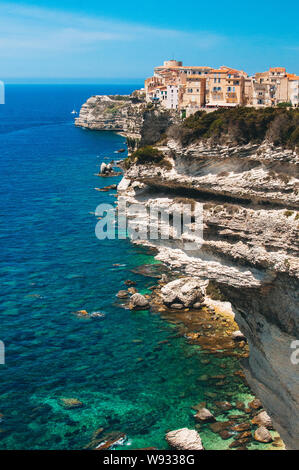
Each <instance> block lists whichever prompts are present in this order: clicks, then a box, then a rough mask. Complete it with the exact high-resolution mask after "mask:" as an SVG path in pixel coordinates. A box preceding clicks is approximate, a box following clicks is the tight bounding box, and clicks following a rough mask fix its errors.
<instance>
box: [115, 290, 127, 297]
mask: <svg viewBox="0 0 299 470" xmlns="http://www.w3.org/2000/svg"><path fill="white" fill-rule="evenodd" d="M116 297H118V298H119V299H126V298H127V297H129V293H128V291H126V290H120V291H119V292H118V293H117V294H116Z"/></svg>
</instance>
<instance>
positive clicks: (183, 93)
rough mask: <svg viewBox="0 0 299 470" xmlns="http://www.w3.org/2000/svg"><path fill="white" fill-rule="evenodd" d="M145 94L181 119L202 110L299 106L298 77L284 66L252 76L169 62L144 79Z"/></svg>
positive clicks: (232, 71) (242, 72)
mask: <svg viewBox="0 0 299 470" xmlns="http://www.w3.org/2000/svg"><path fill="white" fill-rule="evenodd" d="M144 91H145V98H146V101H147V102H152V103H159V104H160V105H162V106H163V107H165V108H166V109H173V110H178V111H179V112H180V113H181V115H182V117H186V116H189V115H190V114H193V113H195V112H196V111H198V110H200V109H201V108H205V109H206V110H208V109H209V108H210V109H215V108H218V107H235V106H254V107H257V108H259V107H267V106H277V105H279V104H281V103H284V104H285V105H289V106H293V107H298V106H299V76H298V75H295V74H291V73H287V71H286V69H285V68H284V67H271V68H270V69H269V70H268V71H266V72H259V73H255V75H254V76H252V77H250V76H249V75H248V74H247V73H246V72H244V71H243V70H236V69H233V68H230V67H226V66H221V67H219V68H218V69H214V68H212V67H208V66H184V65H183V63H182V62H181V61H177V60H167V61H165V62H164V64H163V65H161V66H158V67H155V69H154V75H153V76H152V77H150V78H147V79H146V80H145V86H144Z"/></svg>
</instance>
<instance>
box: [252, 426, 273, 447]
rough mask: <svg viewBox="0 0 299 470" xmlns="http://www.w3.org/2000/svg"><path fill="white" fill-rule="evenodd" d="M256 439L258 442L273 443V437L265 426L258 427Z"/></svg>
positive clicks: (255, 433)
mask: <svg viewBox="0 0 299 470" xmlns="http://www.w3.org/2000/svg"><path fill="white" fill-rule="evenodd" d="M254 439H255V440H256V441H258V442H264V443H267V442H272V441H273V439H272V436H271V434H270V433H269V431H268V429H267V428H266V427H265V426H260V427H258V428H257V429H256V430H255V432H254Z"/></svg>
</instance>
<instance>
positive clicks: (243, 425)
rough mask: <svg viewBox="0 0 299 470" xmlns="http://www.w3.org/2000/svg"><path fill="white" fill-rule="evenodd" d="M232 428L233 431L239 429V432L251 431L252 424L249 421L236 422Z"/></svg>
mask: <svg viewBox="0 0 299 470" xmlns="http://www.w3.org/2000/svg"><path fill="white" fill-rule="evenodd" d="M231 429H232V431H237V432H244V431H249V430H250V424H249V423H241V424H236V425H235V426H233V427H232V428H231Z"/></svg>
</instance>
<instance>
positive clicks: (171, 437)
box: [165, 428, 204, 450]
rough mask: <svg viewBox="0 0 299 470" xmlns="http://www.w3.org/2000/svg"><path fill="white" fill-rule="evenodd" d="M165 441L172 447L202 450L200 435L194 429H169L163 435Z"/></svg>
mask: <svg viewBox="0 0 299 470" xmlns="http://www.w3.org/2000/svg"><path fill="white" fill-rule="evenodd" d="M165 438H166V441H167V442H168V444H169V445H170V447H172V448H173V449H178V450H203V449H204V448H203V445H202V442H201V438H200V435H199V434H198V432H197V431H195V430H194V429H188V428H182V429H177V430H176V431H170V432H168V433H167V434H166V436H165Z"/></svg>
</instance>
